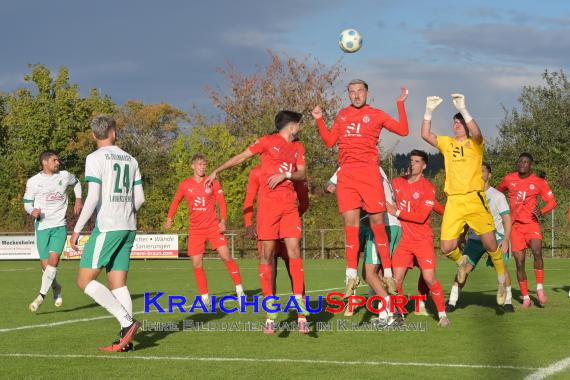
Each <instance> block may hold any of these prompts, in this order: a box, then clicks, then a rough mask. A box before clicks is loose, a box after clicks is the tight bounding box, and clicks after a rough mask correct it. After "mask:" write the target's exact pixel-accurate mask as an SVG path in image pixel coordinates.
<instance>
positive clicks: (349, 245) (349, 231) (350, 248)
mask: <svg viewBox="0 0 570 380" xmlns="http://www.w3.org/2000/svg"><path fill="white" fill-rule="evenodd" d="M344 231H345V233H346V266H347V267H348V268H352V269H357V268H358V249H359V248H360V247H359V245H360V241H359V236H358V227H353V226H346V227H344Z"/></svg>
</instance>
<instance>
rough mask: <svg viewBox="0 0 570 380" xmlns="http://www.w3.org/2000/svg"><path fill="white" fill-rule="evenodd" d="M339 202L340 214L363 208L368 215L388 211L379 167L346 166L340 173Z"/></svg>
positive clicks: (337, 191) (337, 192)
mask: <svg viewBox="0 0 570 380" xmlns="http://www.w3.org/2000/svg"><path fill="white" fill-rule="evenodd" d="M337 176H338V181H337V189H336V194H337V200H338V209H339V211H340V213H341V214H342V213H344V212H346V211H350V210H354V209H356V208H363V209H364V210H366V211H367V212H368V213H371V214H376V213H378V212H384V211H386V197H385V196H384V186H383V185H382V176H381V175H380V169H379V168H378V165H377V164H376V163H374V166H364V167H362V166H360V167H359V166H357V167H352V166H344V167H341V168H340V170H339V171H338V174H337Z"/></svg>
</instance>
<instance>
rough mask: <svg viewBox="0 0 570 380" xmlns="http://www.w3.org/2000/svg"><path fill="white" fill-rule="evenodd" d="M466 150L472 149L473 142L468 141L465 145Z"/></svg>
mask: <svg viewBox="0 0 570 380" xmlns="http://www.w3.org/2000/svg"><path fill="white" fill-rule="evenodd" d="M464 147H465V148H467V149H471V141H467V142H466V143H465V145H464Z"/></svg>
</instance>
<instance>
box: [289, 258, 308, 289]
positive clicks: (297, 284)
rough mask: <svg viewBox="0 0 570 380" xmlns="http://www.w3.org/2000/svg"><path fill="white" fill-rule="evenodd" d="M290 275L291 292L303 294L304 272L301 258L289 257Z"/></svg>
mask: <svg viewBox="0 0 570 380" xmlns="http://www.w3.org/2000/svg"><path fill="white" fill-rule="evenodd" d="M289 265H290V267H289V268H290V269H291V277H293V294H294V295H300V294H303V290H304V289H305V273H304V272H303V259H302V258H298V259H289Z"/></svg>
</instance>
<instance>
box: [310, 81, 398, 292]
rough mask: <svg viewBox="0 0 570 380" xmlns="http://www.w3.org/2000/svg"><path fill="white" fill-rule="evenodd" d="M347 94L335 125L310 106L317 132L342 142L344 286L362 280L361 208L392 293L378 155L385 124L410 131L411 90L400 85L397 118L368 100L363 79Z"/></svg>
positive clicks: (329, 144)
mask: <svg viewBox="0 0 570 380" xmlns="http://www.w3.org/2000/svg"><path fill="white" fill-rule="evenodd" d="M348 97H349V98H350V102H351V105H350V106H348V107H346V108H343V109H342V110H340V112H339V113H338V116H337V118H336V120H335V122H334V125H333V126H332V128H331V129H330V130H329V129H328V128H327V126H326V124H325V122H324V120H323V116H324V115H323V111H322V110H321V108H320V107H319V106H317V107H315V108H314V109H313V111H312V114H313V117H314V118H315V121H316V123H317V126H318V128H319V133H320V135H321V137H322V139H323V141H324V143H325V145H326V146H327V147H329V148H332V147H333V146H334V145H335V144H337V145H338V154H339V163H340V170H339V171H338V185H337V200H338V208H339V211H340V213H341V214H342V217H343V219H344V226H345V234H346V260H347V268H346V289H345V292H344V293H345V295H350V294H352V292H353V291H354V289H356V288H357V287H358V285H359V283H360V280H359V278H358V272H357V267H358V252H359V228H358V226H359V223H360V209H361V208H362V209H364V210H365V211H366V212H367V213H368V215H369V217H370V228H371V229H372V232H373V234H374V240H375V242H376V247H377V249H378V252H379V254H380V260H381V262H382V267H383V268H384V281H385V283H386V285H387V288H388V292H389V293H390V294H397V289H396V283H395V282H394V279H393V276H392V266H391V263H390V247H389V241H388V236H387V235H386V230H385V226H384V212H385V211H386V199H385V196H384V190H383V187H382V177H381V176H380V171H379V170H378V165H379V164H380V158H379V154H378V140H379V138H380V132H381V131H382V129H383V128H386V129H387V130H389V131H391V132H394V133H396V134H398V135H400V136H407V135H408V119H407V117H406V110H405V107H404V101H405V100H406V98H407V97H408V90H406V89H405V88H402V94H401V95H400V97H399V98H398V101H397V105H398V114H399V118H400V121H397V120H394V119H393V118H392V117H390V115H388V114H387V113H386V112H384V111H382V110H380V109H377V108H373V107H371V106H370V105H368V104H367V103H366V99H367V97H368V84H367V83H366V82H364V81H363V80H360V79H355V80H352V81H350V83H349V84H348Z"/></svg>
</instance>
